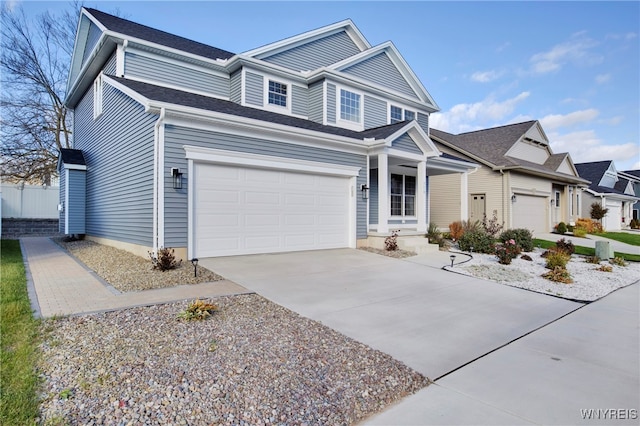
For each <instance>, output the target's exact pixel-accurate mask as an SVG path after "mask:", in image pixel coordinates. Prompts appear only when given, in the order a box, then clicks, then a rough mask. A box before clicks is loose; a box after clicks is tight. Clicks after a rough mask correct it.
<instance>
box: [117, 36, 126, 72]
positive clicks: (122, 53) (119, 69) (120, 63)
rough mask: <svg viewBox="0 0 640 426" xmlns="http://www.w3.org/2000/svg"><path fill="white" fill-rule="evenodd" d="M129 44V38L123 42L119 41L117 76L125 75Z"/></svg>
mask: <svg viewBox="0 0 640 426" xmlns="http://www.w3.org/2000/svg"><path fill="white" fill-rule="evenodd" d="M128 45H129V40H124V41H123V42H122V44H120V43H118V47H117V48H116V76H118V77H124V68H125V67H124V62H125V58H126V51H127V46H128Z"/></svg>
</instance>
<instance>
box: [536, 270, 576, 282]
mask: <svg viewBox="0 0 640 426" xmlns="http://www.w3.org/2000/svg"><path fill="white" fill-rule="evenodd" d="M542 277H543V278H546V279H548V280H551V281H555V282H557V283H565V284H571V283H572V282H573V280H572V279H571V274H569V271H567V270H566V269H565V268H562V267H560V266H556V267H555V268H553V269H552V270H551V271H549V272H546V273H544V274H542Z"/></svg>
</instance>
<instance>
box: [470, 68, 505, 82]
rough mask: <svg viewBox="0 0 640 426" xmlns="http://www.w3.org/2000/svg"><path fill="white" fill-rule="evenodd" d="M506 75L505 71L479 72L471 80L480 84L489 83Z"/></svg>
mask: <svg viewBox="0 0 640 426" xmlns="http://www.w3.org/2000/svg"><path fill="white" fill-rule="evenodd" d="M503 74H504V72H503V71H495V70H492V71H477V72H474V73H473V75H471V80H473V81H477V82H478V83H489V82H491V81H494V80H497V79H498V78H500V77H501V76H502V75H503Z"/></svg>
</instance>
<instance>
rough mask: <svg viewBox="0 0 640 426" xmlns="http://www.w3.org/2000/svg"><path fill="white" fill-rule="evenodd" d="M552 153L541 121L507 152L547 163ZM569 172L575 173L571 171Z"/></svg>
mask: <svg viewBox="0 0 640 426" xmlns="http://www.w3.org/2000/svg"><path fill="white" fill-rule="evenodd" d="M551 155H552V153H551V151H550V149H549V140H548V139H547V136H546V134H545V133H544V130H542V126H541V125H540V123H539V122H536V124H535V125H534V126H532V127H531V128H530V129H529V130H527V132H526V133H524V134H523V135H522V136H521V137H520V139H518V141H517V142H516V143H515V144H513V146H512V147H511V148H510V149H509V150H508V151H507V152H506V154H505V156H507V157H512V158H518V159H520V160H525V161H529V162H531V163H535V164H545V163H546V162H547V161H548V160H549V158H550V157H551ZM567 174H573V173H572V172H570V171H569V172H568V173H567Z"/></svg>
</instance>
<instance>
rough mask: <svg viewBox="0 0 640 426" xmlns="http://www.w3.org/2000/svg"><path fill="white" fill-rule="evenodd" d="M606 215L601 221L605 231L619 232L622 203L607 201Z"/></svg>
mask: <svg viewBox="0 0 640 426" xmlns="http://www.w3.org/2000/svg"><path fill="white" fill-rule="evenodd" d="M605 206H606V208H608V209H609V211H608V212H607V215H606V216H605V217H604V218H603V219H602V223H603V225H604V229H605V231H619V230H620V224H621V222H622V201H611V200H607V201H606V203H605Z"/></svg>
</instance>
